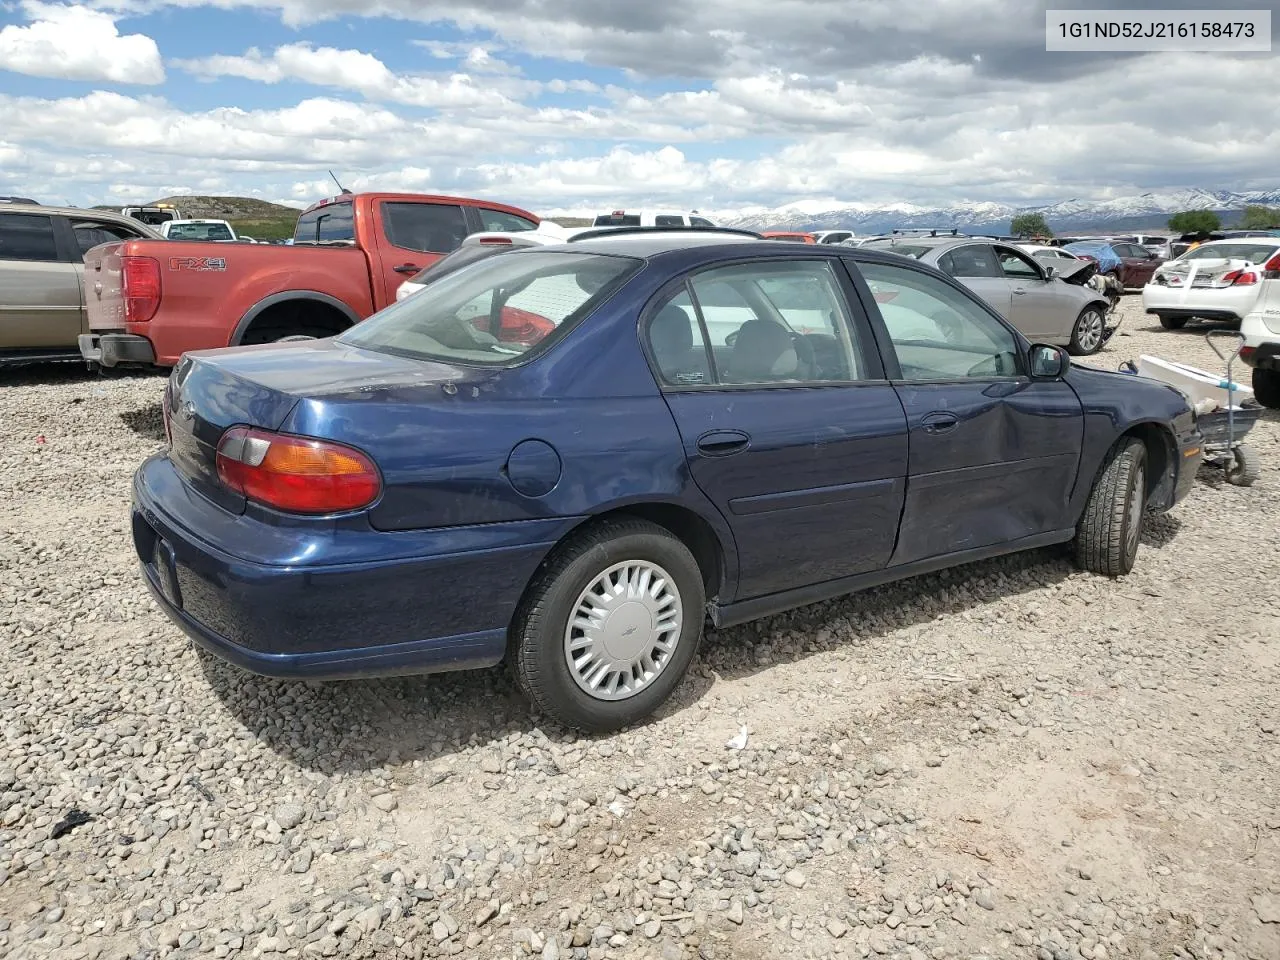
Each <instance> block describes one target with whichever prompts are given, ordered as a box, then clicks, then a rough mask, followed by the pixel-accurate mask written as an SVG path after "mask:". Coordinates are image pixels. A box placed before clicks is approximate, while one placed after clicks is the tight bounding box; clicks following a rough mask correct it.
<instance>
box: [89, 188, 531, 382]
mask: <svg viewBox="0 0 1280 960" xmlns="http://www.w3.org/2000/svg"><path fill="white" fill-rule="evenodd" d="M537 224H538V218H537V217H536V216H534V215H533V214H531V213H528V212H527V211H524V210H520V209H519V208H516V207H508V206H505V205H502V204H495V203H491V202H489V201H480V200H467V199H460V198H456V197H435V196H423V195H420V194H358V195H354V196H353V195H343V196H339V197H335V198H331V199H329V200H326V201H322V202H321V203H318V204H316V205H315V206H313V207H311V208H309V209H308V210H305V211H303V213H302V214H301V216H300V217H299V219H298V226H297V230H296V232H295V239H294V245H293V246H273V245H267V244H212V243H203V242H191V241H173V240H128V241H123V242H116V243H105V244H101V245H99V246H97V247H94V248H93V249H91V250H90V251H89V252H88V253H87V254H85V297H86V306H87V310H88V317H89V328H90V331H91V332H90V333H88V334H84V335H82V336H81V337H80V341H79V346H80V354H81V356H82V357H83V358H84V359H85V360H86V361H88V362H89V364H90V365H91V366H95V365H97V366H104V367H114V366H119V365H136V364H147V365H150V364H155V365H159V366H163V367H169V366H173V365H174V364H176V363H177V362H178V358H179V357H181V356H182V354H183V353H185V352H187V351H189V350H203V349H208V348H211V347H226V346H236V345H240V344H254V343H271V342H274V341H277V340H281V339H286V338H296V337H327V336H332V335H333V334H336V333H341V332H342V331H343V330H345V329H347V328H348V327H350V326H351V325H352V324H355V323H359V322H360V321H361V320H363V319H365V318H367V317H369V316H371V315H372V314H373V313H374V312H376V311H377V310H380V309H382V308H383V307H385V306H387V305H389V304H392V303H395V300H396V290H397V288H398V287H399V286H400V284H401V283H402V282H403V281H404V280H406V279H408V278H409V277H410V276H412V275H413V274H415V273H417V272H419V271H420V270H422V269H423V268H425V267H427V266H430V265H431V264H432V263H434V262H435V261H436V260H438V259H440V258H441V257H442V256H444V255H445V254H447V253H449V252H450V251H452V250H454V249H456V248H457V246H458V245H459V244H461V242H462V240H463V239H464V238H465V237H466V236H467V235H468V234H470V233H475V232H478V231H480V230H482V229H507V230H510V229H534V228H535V227H536V226H537Z"/></svg>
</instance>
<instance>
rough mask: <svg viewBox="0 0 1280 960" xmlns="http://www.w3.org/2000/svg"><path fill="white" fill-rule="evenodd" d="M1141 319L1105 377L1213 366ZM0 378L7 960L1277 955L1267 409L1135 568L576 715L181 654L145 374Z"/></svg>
mask: <svg viewBox="0 0 1280 960" xmlns="http://www.w3.org/2000/svg"><path fill="white" fill-rule="evenodd" d="M1123 309H1124V310H1125V311H1126V312H1127V314H1128V319H1127V326H1126V330H1125V334H1126V335H1124V336H1120V337H1117V338H1116V339H1115V341H1114V342H1113V344H1112V345H1110V346H1109V348H1108V349H1107V350H1106V351H1105V352H1104V353H1103V354H1102V355H1100V356H1099V357H1097V358H1095V361H1094V362H1095V363H1096V364H1098V365H1101V366H1106V367H1114V366H1115V365H1116V364H1117V363H1118V362H1119V361H1120V360H1123V359H1126V358H1131V357H1136V356H1137V355H1138V353H1140V352H1142V351H1144V350H1145V351H1148V352H1153V353H1160V354H1161V355H1164V356H1168V357H1173V358H1178V359H1184V360H1187V361H1190V362H1193V363H1197V364H1198V365H1201V366H1209V367H1210V368H1211V369H1216V364H1217V361H1216V360H1215V359H1214V358H1213V357H1212V355H1211V354H1210V353H1209V352H1208V349H1207V348H1206V346H1205V344H1204V341H1203V339H1202V338H1201V337H1200V336H1198V335H1197V334H1196V333H1195V332H1183V333H1166V332H1163V331H1160V330H1159V329H1158V328H1153V327H1152V326H1151V324H1150V323H1149V322H1148V320H1147V319H1146V318H1145V317H1143V316H1142V315H1141V314H1140V313H1139V312H1138V304H1137V298H1136V297H1129V298H1127V299H1126V303H1125V306H1124V308H1123ZM2 376H4V377H5V380H4V382H3V383H2V384H0V442H2V443H3V448H4V451H5V452H4V456H3V459H2V460H0V643H2V644H3V646H2V648H0V649H3V651H4V654H5V660H6V662H7V669H6V670H5V671H4V673H3V676H0V724H2V728H0V729H2V733H3V736H2V737H0V955H4V956H6V957H10V958H14V960H26V958H37V957H38V958H53V960H78V958H84V957H91V958H93V957H119V958H125V957H130V958H133V957H137V958H142V957H161V956H168V957H196V956H210V955H211V956H214V957H258V956H264V957H267V956H273V955H279V956H281V957H334V956H341V957H378V958H382V957H391V958H394V957H412V958H419V957H437V956H448V955H464V956H467V957H478V958H481V960H490V958H493V960H498V958H501V960H507V958H513V957H537V958H542V960H554V958H571V957H572V958H590V960H600V958H662V960H678V958H692V957H700V958H742V960H753V958H774V957H779V958H780V957H786V958H817V957H833V958H834V957H865V956H877V957H878V956H885V957H898V958H912V960H919V958H922V957H929V958H961V957H965V958H969V957H974V958H976V957H984V958H994V957H1017V958H1022V957H1027V958H1030V957H1035V958H1042V960H1065V958H1073V960H1074V958H1092V960H1102V958H1107V957H1116V958H1119V957H1133V958H1150V960H1166V958H1169V957H1180V958H1185V957H1194V958H1197V960H1207V958H1220V957H1221V958H1246V957H1247V958H1253V960H1276V958H1277V957H1280V868H1278V867H1277V864H1278V863H1280V800H1278V798H1277V786H1276V782H1275V777H1274V773H1275V770H1276V769H1277V764H1278V763H1280V740H1278V739H1277V737H1278V734H1280V705H1278V703H1277V700H1276V697H1275V690H1276V682H1277V679H1280V619H1278V616H1277V612H1278V611H1280V586H1278V585H1277V584H1280V554H1277V551H1276V550H1275V547H1274V543H1275V534H1276V531H1277V529H1278V528H1280V501H1278V500H1277V496H1276V492H1277V489H1280V419H1278V418H1277V417H1276V416H1275V415H1274V414H1269V415H1268V419H1267V420H1266V421H1265V422H1264V423H1262V424H1260V425H1259V427H1258V428H1257V429H1256V430H1255V432H1254V435H1253V437H1252V440H1253V443H1254V445H1255V446H1256V447H1257V449H1258V450H1259V452H1260V454H1261V457H1262V461H1263V468H1264V474H1263V477H1262V479H1261V480H1260V481H1259V482H1258V484H1257V485H1256V486H1254V487H1253V488H1251V489H1239V488H1236V487H1231V486H1227V485H1225V484H1223V483H1222V482H1221V481H1220V479H1219V478H1218V477H1217V476H1216V475H1215V474H1214V473H1213V472H1212V471H1209V470H1206V471H1204V472H1203V473H1202V476H1201V478H1200V482H1199V483H1198V484H1197V485H1196V488H1195V490H1194V491H1193V493H1192V494H1191V496H1190V497H1189V498H1188V500H1187V501H1186V502H1185V503H1184V504H1182V505H1181V506H1180V507H1179V508H1178V509H1177V510H1176V511H1175V512H1174V513H1173V514H1172V515H1171V516H1168V517H1164V518H1159V519H1155V520H1150V521H1148V524H1147V527H1146V530H1145V537H1144V544H1145V547H1144V549H1143V551H1142V553H1141V555H1140V556H1139V560H1138V566H1137V568H1136V569H1135V571H1134V573H1133V574H1132V575H1131V576H1129V577H1127V578H1124V579H1121V580H1118V581H1110V580H1105V579H1101V578H1098V577H1095V576H1090V575H1086V574H1082V573H1079V572H1077V571H1076V570H1075V569H1074V568H1073V567H1072V566H1071V565H1070V564H1069V563H1068V562H1067V560H1066V559H1064V556H1063V554H1062V552H1061V551H1058V550H1046V551H1038V552H1034V553H1030V554H1024V555H1020V556H1017V557H1011V558H1006V559H1003V560H999V561H993V562H988V563H982V564H978V565H975V566H971V567H967V568H963V569H960V570H956V571H951V572H947V573H942V574H938V575H934V576H928V577H923V578H919V579H916V580H913V581H910V582H908V583H904V584H898V585H894V586H890V587H887V588H883V589H878V590H874V591H871V592H869V593H865V594H861V595H859V596H855V597H851V598H847V599H844V600H841V601H838V602H832V603H826V604H821V605H817V606H813V607H808V608H805V609H803V610H799V611H795V612H793V613H791V614H788V615H785V616H780V617H775V618H773V619H770V620H767V621H763V622H760V623H757V624H752V625H748V626H746V627H741V628H735V629H732V630H724V631H719V632H716V633H712V634H711V635H710V636H709V638H708V640H707V642H706V643H705V645H704V648H703V653H702V654H701V656H700V658H699V660H698V662H697V663H696V664H695V668H694V670H693V671H692V673H691V675H690V677H689V678H688V680H687V681H686V682H685V683H684V684H683V686H682V687H681V688H680V690H679V692H678V695H677V697H676V698H675V700H674V701H673V702H672V703H671V704H670V705H669V706H668V708H666V709H665V710H664V711H663V712H662V714H661V716H660V717H659V718H658V719H657V720H656V721H654V722H653V723H651V724H649V725H647V726H645V727H643V728H641V729H636V730H633V731H630V732H627V733H624V734H621V735H616V736H610V737H602V738H597V739H589V738H582V737H576V736H573V735H572V734H568V733H566V732H565V731H563V730H560V729H557V728H555V727H554V726H551V725H549V724H548V723H546V722H545V721H544V720H543V719H542V718H540V717H539V716H536V715H534V714H532V713H531V711H530V708H529V706H528V704H527V703H526V702H525V701H524V700H523V699H522V698H521V697H520V696H519V694H518V693H517V692H516V691H515V690H514V689H513V686H512V684H511V683H510V681H509V680H508V679H507V677H506V675H505V674H504V673H502V672H501V671H488V672H483V673H470V674H457V675H446V676H441V677H428V678H409V679H398V680H389V681H377V682H373V681H370V682H351V683H345V684H327V685H326V684H303V683H278V682H272V681H266V680H261V679H257V678H253V677H249V676H247V675H243V674H241V673H238V672H237V671H235V670H233V669H231V668H228V667H226V666H223V665H222V664H220V663H217V662H211V661H208V660H206V659H204V658H202V657H200V656H198V655H197V654H196V653H195V652H194V651H193V650H192V648H191V646H190V645H189V644H188V643H187V641H186V640H185V639H184V638H183V637H182V635H181V634H180V633H179V632H178V631H177V630H176V629H175V628H173V627H172V626H170V625H169V623H168V622H167V621H166V620H165V619H164V617H163V616H161V615H160V614H159V613H158V612H157V611H156V609H155V608H154V607H153V605H152V603H151V601H150V599H149V598H148V596H147V593H146V591H145V589H144V588H143V587H142V585H141V583H140V581H139V578H138V575H137V573H136V572H135V569H134V561H133V554H132V548H131V545H130V542H129V537H128V531H127V517H128V513H127V507H126V504H127V496H128V484H129V477H130V474H131V472H132V470H133V469H134V467H135V466H136V465H137V463H138V462H139V461H140V460H141V459H142V458H143V457H144V456H145V455H147V454H148V453H150V452H151V451H152V450H154V449H156V448H157V446H158V445H159V443H160V440H161V424H160V416H159V407H158V400H159V397H160V393H161V389H162V387H163V380H161V379H160V378H158V377H154V376H139V377H132V378H121V379H99V378H96V377H89V376H87V375H85V374H82V373H79V372H77V371H74V370H68V369H63V370H56V369H54V370H41V371H36V372H27V373H23V374H21V375H16V376H15V375H14V374H6V375H2ZM1259 539H1261V542H1259ZM743 728H745V731H746V744H745V748H742V749H737V747H741V740H739V741H738V742H737V743H735V744H734V745H733V746H729V745H727V744H728V742H729V741H730V740H731V738H734V737H735V736H738V735H739V734H740V732H741V731H742V730H743ZM82 821H83V822H82Z"/></svg>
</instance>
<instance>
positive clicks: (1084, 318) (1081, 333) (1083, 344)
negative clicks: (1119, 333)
mask: <svg viewBox="0 0 1280 960" xmlns="http://www.w3.org/2000/svg"><path fill="white" fill-rule="evenodd" d="M1106 330H1107V324H1106V321H1105V320H1104V319H1103V316H1102V311H1101V310H1099V309H1098V308H1097V307H1085V308H1084V309H1083V310H1081V311H1080V316H1079V317H1077V318H1076V325H1075V326H1074V327H1072V328H1071V343H1070V344H1069V345H1068V347H1067V349H1068V350H1069V351H1070V352H1071V354H1072V355H1073V356H1077V357H1088V356H1091V355H1092V354H1095V353H1097V352H1098V351H1099V350H1101V349H1102V342H1103V335H1104V334H1105V333H1106Z"/></svg>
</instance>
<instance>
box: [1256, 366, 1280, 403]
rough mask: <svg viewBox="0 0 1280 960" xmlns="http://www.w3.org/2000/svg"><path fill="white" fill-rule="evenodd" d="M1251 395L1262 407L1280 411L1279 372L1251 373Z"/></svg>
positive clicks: (1258, 371)
mask: <svg viewBox="0 0 1280 960" xmlns="http://www.w3.org/2000/svg"><path fill="white" fill-rule="evenodd" d="M1253 395H1254V397H1255V398H1256V399H1257V401H1258V402H1259V403H1260V404H1262V405H1263V406H1264V407H1270V408H1271V409H1272V410H1280V370H1259V369H1258V368H1256V367H1255V368H1254V371H1253Z"/></svg>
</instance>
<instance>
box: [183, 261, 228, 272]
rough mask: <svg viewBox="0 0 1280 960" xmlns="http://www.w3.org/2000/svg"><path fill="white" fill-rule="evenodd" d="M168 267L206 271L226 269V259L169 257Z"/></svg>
mask: <svg viewBox="0 0 1280 960" xmlns="http://www.w3.org/2000/svg"><path fill="white" fill-rule="evenodd" d="M169 269H170V270H194V271H196V272H197V273H208V272H209V271H211V270H225V269H227V260H226V258H225V257H170V258H169Z"/></svg>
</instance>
